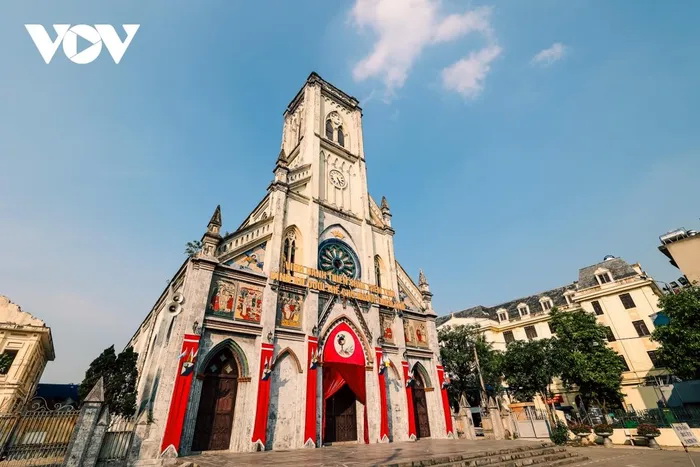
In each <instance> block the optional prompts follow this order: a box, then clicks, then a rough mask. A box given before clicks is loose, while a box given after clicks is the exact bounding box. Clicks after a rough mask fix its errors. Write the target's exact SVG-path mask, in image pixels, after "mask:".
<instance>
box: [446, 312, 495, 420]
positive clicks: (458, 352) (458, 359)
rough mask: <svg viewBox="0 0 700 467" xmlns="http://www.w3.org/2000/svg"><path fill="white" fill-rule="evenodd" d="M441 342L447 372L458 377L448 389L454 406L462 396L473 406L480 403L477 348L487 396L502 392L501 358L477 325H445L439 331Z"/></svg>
mask: <svg viewBox="0 0 700 467" xmlns="http://www.w3.org/2000/svg"><path fill="white" fill-rule="evenodd" d="M438 339H439V341H440V358H441V360H442V364H443V366H444V367H445V371H447V372H448V373H451V374H452V375H454V376H455V377H454V378H453V380H452V383H451V384H450V386H449V387H448V394H449V396H450V402H451V404H452V405H453V406H455V407H456V406H457V405H458V404H459V399H460V397H461V396H462V394H464V395H466V397H467V400H468V401H469V404H470V405H471V406H478V405H479V404H480V401H481V383H480V381H479V375H478V373H477V371H476V362H475V358H474V347H476V353H477V355H478V356H479V364H480V367H481V374H482V377H483V379H484V385H485V386H486V392H487V395H489V396H493V395H496V394H498V393H499V392H501V390H502V387H501V371H500V360H501V355H500V353H499V352H497V351H496V350H494V349H493V348H492V346H491V344H489V343H488V342H486V340H485V339H484V336H483V335H482V334H481V333H480V332H479V328H478V326H454V327H452V326H445V327H443V328H442V329H440V330H439V331H438Z"/></svg>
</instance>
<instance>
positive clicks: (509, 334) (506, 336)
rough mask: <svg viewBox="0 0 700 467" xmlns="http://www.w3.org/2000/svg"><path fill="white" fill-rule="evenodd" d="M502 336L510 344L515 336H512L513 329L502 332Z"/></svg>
mask: <svg viewBox="0 0 700 467" xmlns="http://www.w3.org/2000/svg"><path fill="white" fill-rule="evenodd" d="M503 338H504V339H505V340H506V344H510V343H511V342H514V341H515V336H513V331H506V332H504V333H503Z"/></svg>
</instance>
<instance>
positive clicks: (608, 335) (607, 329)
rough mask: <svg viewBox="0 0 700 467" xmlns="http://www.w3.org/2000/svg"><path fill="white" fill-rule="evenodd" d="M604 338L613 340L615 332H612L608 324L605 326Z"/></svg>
mask: <svg viewBox="0 0 700 467" xmlns="http://www.w3.org/2000/svg"><path fill="white" fill-rule="evenodd" d="M605 338H606V339H607V340H608V342H615V341H616V340H617V339H615V334H613V331H612V328H611V327H610V326H605Z"/></svg>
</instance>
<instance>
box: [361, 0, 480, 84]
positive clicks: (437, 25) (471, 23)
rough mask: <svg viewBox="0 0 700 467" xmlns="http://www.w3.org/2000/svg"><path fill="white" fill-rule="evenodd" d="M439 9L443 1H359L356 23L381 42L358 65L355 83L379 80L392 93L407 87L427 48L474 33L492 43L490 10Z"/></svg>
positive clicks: (377, 42)
mask: <svg viewBox="0 0 700 467" xmlns="http://www.w3.org/2000/svg"><path fill="white" fill-rule="evenodd" d="M439 6H440V1H439V0H356V1H355V6H354V7H353V9H352V12H351V17H352V20H353V21H354V24H355V25H356V26H357V27H358V28H359V29H365V28H367V29H370V30H371V31H372V32H373V33H374V34H375V35H376V36H377V39H376V41H375V43H374V45H373V47H372V50H371V52H370V53H369V54H368V55H367V56H366V57H364V58H363V59H362V60H360V61H359V62H358V63H357V64H356V65H355V67H354V69H353V76H354V78H355V80H357V81H363V80H366V79H369V78H379V79H381V80H382V81H383V83H384V85H385V86H386V89H387V92H388V94H391V93H392V92H393V91H394V90H396V89H398V88H401V87H402V86H403V85H404V83H405V82H406V78H407V77H408V73H409V71H410V70H411V68H412V67H413V64H414V62H415V61H416V59H417V58H418V57H419V56H420V54H421V53H422V52H423V50H424V49H425V48H426V47H427V46H429V45H434V44H441V43H446V42H450V41H454V40H455V39H458V38H460V37H462V36H464V35H466V34H469V33H471V32H479V33H482V34H484V35H485V36H486V37H487V38H488V39H489V41H491V37H492V32H491V25H490V22H489V19H490V14H491V9H490V8H488V7H481V8H476V9H474V10H470V11H466V12H464V13H461V14H451V15H447V16H443V15H441V14H440V12H439V11H438V10H439Z"/></svg>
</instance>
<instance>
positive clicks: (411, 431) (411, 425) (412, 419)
mask: <svg viewBox="0 0 700 467" xmlns="http://www.w3.org/2000/svg"><path fill="white" fill-rule="evenodd" d="M401 366H403V380H404V381H405V382H406V383H405V384H406V403H407V404H408V437H409V438H411V439H416V416H415V413H414V412H413V389H412V388H411V385H410V384H408V382H409V377H408V362H401Z"/></svg>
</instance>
